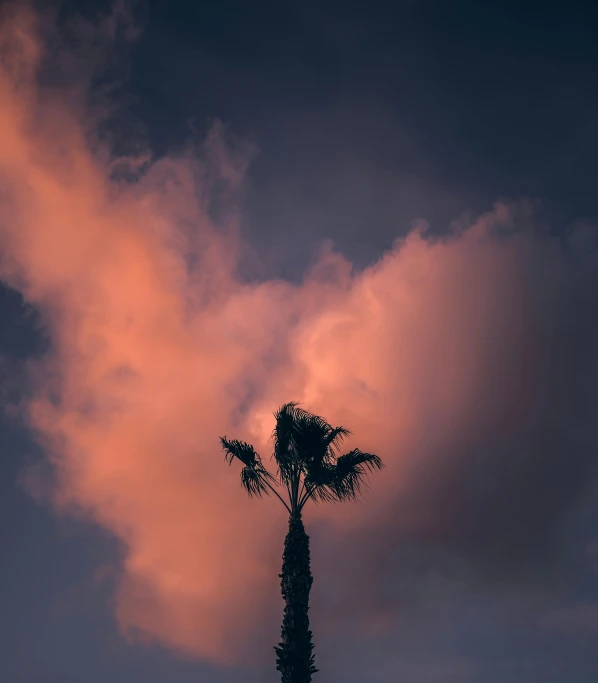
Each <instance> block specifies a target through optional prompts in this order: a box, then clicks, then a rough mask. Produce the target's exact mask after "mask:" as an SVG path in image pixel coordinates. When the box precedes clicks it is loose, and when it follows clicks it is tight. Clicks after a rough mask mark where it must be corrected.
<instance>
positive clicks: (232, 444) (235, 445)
mask: <svg viewBox="0 0 598 683" xmlns="http://www.w3.org/2000/svg"><path fill="white" fill-rule="evenodd" d="M220 443H221V444H222V448H223V449H224V459H225V460H226V462H227V463H228V464H229V465H231V464H232V462H233V460H234V459H235V458H237V460H240V461H241V462H242V463H243V464H244V465H247V466H251V465H253V464H255V463H257V462H260V461H261V458H260V456H259V454H258V453H256V451H255V449H254V448H253V446H252V445H251V444H248V443H246V442H245V441H238V440H237V439H231V440H228V439H227V438H226V437H225V436H221V437H220Z"/></svg>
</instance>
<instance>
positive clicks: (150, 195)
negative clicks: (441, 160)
mask: <svg viewBox="0 0 598 683" xmlns="http://www.w3.org/2000/svg"><path fill="white" fill-rule="evenodd" d="M10 21H11V22H12V23H10V24H7V23H6V22H5V24H4V25H3V31H6V32H9V33H10V35H11V36H12V37H13V38H12V40H13V43H12V46H11V49H10V50H9V51H8V52H7V53H6V54H5V55H4V56H3V57H4V59H3V63H2V64H3V65H2V68H1V70H0V102H2V106H1V107H0V136H1V139H0V192H1V200H2V205H3V208H2V214H1V218H0V252H1V254H2V257H1V258H0V277H1V278H2V279H3V280H4V281H6V282H7V283H8V284H9V285H10V286H11V287H13V288H15V289H18V290H19V291H20V292H22V294H23V296H24V297H25V299H26V300H27V302H28V303H29V304H31V305H33V306H34V307H35V308H36V309H38V310H39V311H40V313H41V315H42V316H43V318H44V321H45V325H46V326H47V332H48V335H49V337H50V340H51V349H50V351H49V352H48V353H47V354H46V355H45V356H44V358H43V359H42V361H41V362H39V363H37V364H36V365H35V368H34V374H33V381H34V386H35V391H34V395H33V398H32V399H31V400H29V401H28V403H27V413H28V420H29V424H30V426H31V429H32V430H33V431H34V433H35V435H36V437H37V438H38V440H39V442H40V444H41V445H42V446H43V448H44V452H45V455H46V457H47V459H48V461H49V462H51V463H52V465H53V467H54V471H55V474H56V483H55V486H54V488H53V491H52V497H51V500H52V504H53V505H54V506H55V508H56V509H57V510H59V511H61V512H67V511H71V512H72V511H74V512H77V513H79V514H84V515H86V516H88V517H90V518H91V519H93V520H94V521H95V522H97V523H98V524H99V525H101V526H102V527H104V528H105V529H106V530H108V531H109V532H110V533H111V534H113V535H114V536H115V537H116V538H117V539H119V540H120V541H121V543H122V546H123V564H122V567H121V572H122V573H121V580H120V583H119V587H118V592H117V595H116V596H115V597H116V599H115V611H116V616H117V618H118V621H119V624H120V626H121V628H122V630H123V633H125V634H130V635H131V636H135V635H136V634H137V635H141V636H142V637H144V638H150V639H155V640H157V641H159V642H161V643H163V644H166V645H167V646H170V647H172V648H174V649H177V650H179V651H180V652H184V653H187V654H192V655H196V656H199V657H204V658H208V659H211V660H213V661H216V662H223V661H227V662H228V661H230V660H231V659H235V658H239V657H241V656H242V655H243V656H247V653H248V652H250V651H255V650H256V647H255V646H256V643H257V642H260V643H262V642H263V641H265V642H268V643H270V642H271V641H272V642H273V640H274V638H275V637H276V636H275V631H276V628H277V621H278V611H279V604H278V599H277V591H278V587H277V585H276V574H277V571H278V564H279V554H280V551H281V540H282V535H283V533H284V526H285V520H284V518H283V516H282V514H281V512H282V511H281V510H279V509H278V508H277V507H276V501H267V502H266V501H263V502H262V503H256V502H255V501H248V500H246V499H245V497H244V496H243V493H242V491H241V490H240V487H239V481H238V474H237V473H236V472H235V471H230V470H228V469H226V467H225V465H224V463H223V461H222V457H221V454H220V452H219V446H218V440H217V439H218V436H219V435H221V434H228V435H234V436H237V437H239V438H246V439H249V440H252V441H253V442H254V443H255V444H256V446H258V447H259V449H261V450H262V451H263V452H264V453H267V452H268V448H269V445H268V441H267V439H268V435H269V432H270V430H271V428H272V416H271V412H272V410H273V409H274V408H275V407H276V406H277V405H279V404H280V403H282V402H284V401H287V400H290V399H293V400H302V401H304V402H305V405H306V406H307V407H308V408H310V409H312V410H314V411H317V412H321V413H322V414H323V415H325V416H326V417H327V418H329V419H330V420H331V421H332V422H334V423H337V424H343V425H346V426H348V427H349V428H351V429H352V431H353V432H354V433H355V440H356V443H358V444H359V445H360V446H361V447H362V448H363V449H367V450H370V451H373V452H377V453H379V454H380V455H381V456H382V457H383V458H384V460H385V462H386V464H387V469H386V471H385V472H384V474H383V475H379V476H377V477H376V479H375V480H374V481H372V487H373V494H372V495H370V496H368V498H367V501H366V504H365V505H364V506H360V505H352V506H345V507H342V508H341V507H339V508H331V509H326V508H324V507H317V508H314V509H313V510H312V511H311V513H310V515H311V517H310V520H309V521H310V525H312V528H313V529H314V547H315V548H316V549H317V550H318V553H321V554H319V555H318V556H317V557H316V558H315V559H314V565H315V566H316V568H317V570H318V572H319V573H318V582H321V583H320V584H319V585H320V588H318V586H316V588H315V589H314V590H315V596H316V597H318V596H319V597H320V598H322V599H328V601H329V602H328V607H329V609H328V613H326V614H325V613H324V610H319V611H318V610H317V609H316V615H317V623H318V624H319V625H320V626H319V627H320V628H321V629H322V632H323V633H324V632H326V629H341V628H342V622H343V619H344V618H345V616H346V615H347V614H349V615H352V616H355V615H359V617H360V619H361V621H360V623H361V624H362V626H363V628H364V629H366V628H371V629H374V631H375V629H376V628H378V627H379V628H382V630H384V628H385V624H387V623H389V624H393V623H394V620H395V619H396V617H397V614H398V615H399V617H400V616H401V610H405V609H407V608H408V607H409V603H410V601H414V600H415V601H417V600H419V599H420V597H421V595H420V594H419V593H418V590H419V591H420V592H421V588H422V586H429V585H430V584H429V582H428V583H426V582H425V581H424V582H423V583H422V581H421V576H422V575H425V576H424V578H425V577H426V576H428V573H429V572H430V571H432V569H433V568H436V569H437V570H438V568H440V570H441V571H446V572H447V573H448V574H449V576H453V577H454V576H457V578H459V577H461V578H462V577H463V576H473V577H476V578H478V579H479V580H481V581H495V580H498V581H504V580H506V579H508V580H511V581H514V582H517V581H520V580H525V578H526V577H527V576H530V575H533V576H534V577H536V576H537V575H538V572H540V571H541V570H542V569H543V568H544V569H546V570H547V571H548V570H550V568H551V567H552V566H553V565H554V563H555V562H557V563H558V561H559V560H560V559H561V558H562V557H563V554H562V553H560V551H559V548H560V547H561V546H560V545H559V544H560V543H561V540H560V534H561V530H562V527H563V524H565V523H566V520H567V515H569V514H570V513H571V511H572V510H574V509H575V505H576V504H577V502H578V501H579V500H581V497H582V496H583V495H584V494H586V493H587V492H588V491H591V490H593V489H591V486H593V483H594V480H593V477H594V476H595V472H594V469H593V467H594V466H593V462H594V458H593V452H594V451H593V449H595V447H596V445H597V438H596V437H597V434H596V387H597V386H598V385H597V381H596V380H597V379H598V377H597V370H598V368H597V366H596V360H595V353H594V349H595V348H596V342H597V341H598V339H597V333H598V328H597V326H596V323H595V322H594V318H595V316H594V315H593V313H594V311H595V309H596V303H597V302H596V294H595V293H596V292H598V287H597V285H598V282H597V278H598V268H597V265H598V264H597V262H596V251H595V249H594V245H595V232H593V231H592V230H590V231H589V232H588V229H587V227H584V230H585V232H584V238H583V239H582V240H581V241H580V240H579V239H577V237H578V236H579V234H580V233H579V231H577V232H576V233H575V234H574V235H573V236H572V238H571V239H570V240H568V241H564V242H563V241H561V240H559V239H557V238H554V237H551V236H550V235H549V234H542V233H539V232H538V230H537V229H536V228H535V227H534V216H533V211H532V209H531V208H530V206H529V205H528V204H527V203H526V202H522V203H509V202H504V201H503V202H499V203H497V204H496V205H495V207H494V208H493V209H492V210H491V211H489V212H488V213H486V214H484V215H482V216H479V217H477V218H475V219H473V220H471V221H466V222H461V223H460V224H459V225H455V226H453V230H452V231H451V232H450V234H448V235H447V236H446V237H443V238H438V237H435V238H434V237H431V236H429V235H428V234H427V232H426V230H425V226H424V225H423V224H421V223H419V224H417V225H416V226H415V227H414V228H413V230H411V231H410V232H409V234H408V235H407V236H406V237H405V238H401V239H399V240H397V241H396V242H395V244H394V245H393V247H392V249H390V250H389V251H388V252H387V253H385V254H383V255H382V256H381V257H380V259H379V260H378V261H377V262H376V263H375V264H373V265H372V266H371V267H369V268H366V269H364V270H358V269H356V268H354V267H353V266H352V264H351V263H350V262H349V261H348V260H347V259H346V258H345V257H344V256H343V255H342V254H339V253H337V252H335V251H334V248H333V247H332V246H331V245H328V246H326V247H325V248H324V249H323V250H322V251H321V253H320V254H319V256H318V258H317V259H316V261H315V264H314V265H313V267H312V268H311V269H310V270H309V271H308V272H306V273H305V276H304V278H303V280H302V282H301V283H299V284H292V283H289V282H286V281H283V280H275V279H267V278H265V279H263V280H261V281H259V282H247V281H245V280H243V278H242V277H241V276H240V274H239V264H240V262H241V259H242V258H243V256H244V254H246V252H247V250H248V248H249V246H248V245H246V244H244V242H243V239H242V236H241V235H240V232H239V215H240V214H239V205H238V203H237V202H238V198H239V192H240V190H241V188H242V184H243V178H244V175H245V173H246V170H247V164H248V162H249V159H250V157H251V154H252V153H253V152H252V150H250V149H248V148H245V147H243V145H240V144H239V143H238V141H232V142H231V140H230V138H229V137H227V135H226V133H225V131H224V129H223V128H222V127H218V126H217V127H215V128H214V129H213V131H212V133H211V134H210V135H209V137H208V140H207V142H206V143H205V144H203V145H200V146H190V147H189V148H188V149H186V150H184V151H183V152H181V153H180V154H176V155H175V154H173V155H170V156H168V157H164V158H160V159H157V160H154V161H151V160H150V157H149V156H144V157H143V160H142V162H143V163H141V164H137V163H135V164H134V169H133V171H134V173H133V174H132V177H127V178H126V179H123V177H122V174H121V175H119V174H118V173H117V174H115V173H114V169H115V167H119V164H122V163H128V162H127V160H124V161H123V160H122V159H118V158H117V159H115V158H114V155H112V156H111V155H110V150H108V149H107V148H106V146H105V145H102V144H100V143H99V142H98V138H97V137H94V136H93V135H92V134H90V130H93V129H92V128H90V123H89V119H86V118H85V117H84V112H85V109H84V107H83V106H82V105H81V102H80V101H79V104H78V106H76V107H73V102H72V100H71V99H69V98H68V97H63V96H62V90H56V88H55V86H54V85H51V84H48V83H46V84H42V85H41V86H40V85H39V83H38V81H37V80H36V74H37V73H38V67H39V63H40V59H41V55H42V54H43V49H42V47H41V44H40V43H39V41H38V39H37V38H36V30H35V17H34V16H33V15H28V14H16V15H14V16H13V17H12V18H11V19H10ZM119 168H120V167H119ZM397 232H398V231H397ZM588 235H589V237H588ZM587 239H590V241H591V240H593V241H594V245H593V246H592V248H591V249H588V248H587V244H588V242H587ZM580 244H582V248H580ZM349 549H350V550H349ZM349 554H350V555H351V557H352V558H354V559H352V560H349ZM451 572H452V575H451ZM428 578H429V577H428ZM426 580H427V579H426ZM356 585H358V586H359V587H360V589H359V594H358V595H357V596H355V595H354V591H355V588H354V587H355V586H356ZM441 592H442V591H441ZM326 594H327V595H326ZM349 594H351V595H352V599H351V600H350V601H349V600H347V596H348V595H349ZM256 614H258V615H259V620H256ZM260 647H261V645H260ZM264 652H265V651H264ZM260 656H261V655H260ZM434 675H436V674H434ZM463 676H465V674H463ZM455 677H456V679H461V678H462V676H461V673H460V670H459V671H458V672H457V673H455ZM460 677H461V678H460Z"/></svg>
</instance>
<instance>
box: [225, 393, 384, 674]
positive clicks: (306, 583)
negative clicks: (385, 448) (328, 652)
mask: <svg viewBox="0 0 598 683" xmlns="http://www.w3.org/2000/svg"><path fill="white" fill-rule="evenodd" d="M274 417H275V418H276V426H275V427H274V431H273V432H272V439H273V441H274V453H273V457H274V459H275V461H276V466H277V467H276V473H275V474H272V473H271V472H269V471H268V470H267V469H266V468H265V467H264V465H263V463H262V459H261V457H260V455H259V453H256V451H255V449H254V448H253V446H251V445H250V444H248V443H245V442H244V441H237V440H236V439H233V440H229V439H227V438H226V437H221V439H220V441H221V443H222V448H223V449H224V454H225V459H226V461H227V462H228V463H229V465H230V464H232V462H233V460H235V459H236V460H239V461H240V462H241V463H242V464H243V469H242V470H241V484H242V485H243V487H244V488H245V490H246V491H247V493H248V494H249V496H258V497H260V496H262V495H263V494H266V495H269V494H270V493H273V494H274V495H275V496H276V497H277V498H278V499H279V500H280V501H281V502H282V504H283V505H284V506H285V508H286V509H287V511H288V513H289V530H288V533H287V535H286V539H285V542H284V552H283V556H282V560H283V562H282V573H281V574H279V577H280V579H281V581H280V589H281V594H282V597H283V599H284V602H285V608H284V614H283V620H282V629H281V636H280V643H279V644H278V645H277V646H276V647H275V648H274V649H275V651H276V668H277V669H278V671H280V674H281V681H282V683H311V679H312V674H314V673H317V671H318V670H317V669H316V667H315V663H314V653H313V649H314V646H313V642H312V632H311V630H310V627H309V614H308V613H309V593H310V590H311V585H312V581H313V577H312V575H311V568H310V553H309V536H308V535H307V534H306V533H305V528H304V526H303V521H302V519H301V511H302V510H303V507H304V506H305V504H306V503H307V501H308V500H310V499H311V500H314V501H316V502H318V501H326V502H335V501H342V500H351V499H353V498H356V497H357V496H358V495H359V492H360V491H361V488H362V486H363V485H364V481H365V477H366V475H367V473H368V472H369V471H372V470H376V469H378V470H379V469H381V468H382V461H381V460H380V458H379V457H378V456H377V455H372V454H371V453H363V452H362V451H360V450H359V449H358V448H354V449H353V450H352V451H349V453H346V454H345V455H339V450H340V446H341V443H342V442H343V440H344V439H345V438H346V437H347V436H349V431H348V430H347V429H345V428H344V427H332V426H331V425H329V424H328V422H326V420H324V419H322V418H321V417H318V416H317V415H313V414H312V413H308V412H307V411H306V410H303V409H302V408H299V406H298V404H297V403H286V404H285V405H283V406H282V407H281V408H279V409H278V410H277V411H276V412H275V413H274ZM285 492H286V496H285ZM281 493H282V495H281Z"/></svg>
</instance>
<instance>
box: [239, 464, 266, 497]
mask: <svg viewBox="0 0 598 683" xmlns="http://www.w3.org/2000/svg"><path fill="white" fill-rule="evenodd" d="M271 476H272V475H270V473H269V472H268V471H267V470H266V469H264V467H263V466H262V465H258V466H257V467H252V466H250V465H246V466H245V467H244V468H243V469H242V470H241V485H242V486H243V488H244V489H245V490H246V491H247V494H248V495H249V497H250V498H251V497H252V496H256V497H257V498H261V497H262V495H263V494H264V493H265V494H266V495H269V494H270V490H269V489H268V488H267V487H266V484H265V481H266V480H267V479H268V478H269V477H271Z"/></svg>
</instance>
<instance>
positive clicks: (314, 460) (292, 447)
mask: <svg viewBox="0 0 598 683" xmlns="http://www.w3.org/2000/svg"><path fill="white" fill-rule="evenodd" d="M274 417H275V418H276V426H275V427H274V431H273V432H272V439H273V441H274V453H273V457H274V459H275V461H276V466H277V469H276V474H275V475H274V474H272V473H271V472H269V471H268V470H267V469H266V467H265V466H264V464H263V463H262V459H261V457H260V455H259V453H257V452H256V451H255V449H254V448H253V446H251V445H250V444H248V443H245V442H244V441H238V440H236V439H230V440H229V439H227V438H226V437H221V438H220V442H221V444H222V448H223V449H224V453H225V458H226V461H227V462H228V463H229V464H232V462H233V461H234V460H235V459H237V460H239V461H240V462H241V463H242V464H243V469H242V470H241V484H242V486H243V488H244V489H245V490H246V491H247V493H248V494H249V496H257V497H261V496H262V495H263V494H266V495H269V494H270V493H273V494H274V495H275V496H277V498H279V500H280V501H281V502H282V503H283V505H284V506H285V507H286V508H287V510H288V512H289V513H290V514H300V513H301V511H302V509H303V507H304V506H305V504H306V503H307V501H308V500H310V499H311V500H314V501H315V502H318V501H322V502H340V501H345V500H352V499H355V498H356V497H357V496H358V495H359V493H360V492H361V490H362V487H363V485H364V483H365V478H366V476H367V474H368V472H370V471H373V470H379V469H382V467H383V465H382V461H381V460H380V458H379V457H378V456H377V455H373V454H372V453H364V452H362V451H360V450H359V449H358V448H354V449H353V450H351V451H349V452H348V453H346V454H345V455H339V452H340V446H341V444H342V442H343V441H344V439H345V438H347V437H348V436H349V435H350V432H349V430H347V429H345V428H344V427H332V426H331V425H330V424H328V422H326V420H324V419H323V418H321V417H319V416H318V415H313V414H312V413H309V412H307V411H306V410H303V409H302V408H300V407H299V404H298V403H296V402H291V403H286V404H285V405H283V406H282V407H280V408H279V409H278V410H277V411H276V412H275V413H274ZM277 489H278V490H277ZM279 490H280V491H281V492H282V493H283V495H284V492H286V496H285V497H283V496H281V495H280V493H279ZM285 498H286V500H285Z"/></svg>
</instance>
